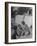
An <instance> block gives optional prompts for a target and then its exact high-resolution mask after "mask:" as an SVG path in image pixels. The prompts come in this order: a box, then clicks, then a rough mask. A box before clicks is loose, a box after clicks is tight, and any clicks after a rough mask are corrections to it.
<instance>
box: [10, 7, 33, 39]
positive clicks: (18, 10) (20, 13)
mask: <svg viewBox="0 0 37 46" xmlns="http://www.w3.org/2000/svg"><path fill="white" fill-rule="evenodd" d="M32 21H33V20H32V8H31V7H11V39H25V38H32Z"/></svg>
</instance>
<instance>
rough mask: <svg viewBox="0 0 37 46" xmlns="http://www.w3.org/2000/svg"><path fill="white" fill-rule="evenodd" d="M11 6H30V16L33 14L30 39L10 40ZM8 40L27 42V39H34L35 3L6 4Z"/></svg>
mask: <svg viewBox="0 0 37 46" xmlns="http://www.w3.org/2000/svg"><path fill="white" fill-rule="evenodd" d="M11 6H16V7H32V12H33V13H32V16H33V32H32V38H31V39H16V40H11ZM8 18H9V19H8V20H9V22H8V24H9V25H8V42H9V43H10V42H11V43H15V42H28V41H35V5H26V4H8Z"/></svg>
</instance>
